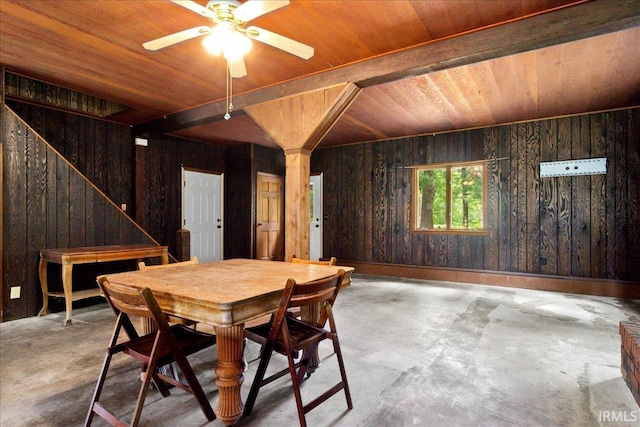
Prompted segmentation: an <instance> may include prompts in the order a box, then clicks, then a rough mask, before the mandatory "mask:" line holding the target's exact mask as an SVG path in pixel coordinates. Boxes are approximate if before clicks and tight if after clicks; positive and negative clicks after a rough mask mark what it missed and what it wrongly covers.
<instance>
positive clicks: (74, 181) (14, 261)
mask: <svg viewBox="0 0 640 427" xmlns="http://www.w3.org/2000/svg"><path fill="white" fill-rule="evenodd" d="M27 110H29V114H31V119H32V120H33V122H34V123H35V124H36V125H37V126H38V127H39V128H40V129H42V130H41V132H43V133H44V134H45V135H48V137H50V138H51V139H52V141H54V142H55V143H56V145H57V146H58V147H59V149H60V150H61V151H63V152H65V153H66V155H67V156H68V157H70V158H72V159H75V161H76V164H79V165H80V164H81V165H82V167H83V169H84V170H85V171H87V172H88V173H92V174H93V175H94V176H95V177H96V180H97V181H99V182H102V183H103V185H104V188H105V189H106V191H104V192H102V191H100V190H99V189H98V188H97V187H96V186H94V185H93V184H92V183H91V182H89V181H88V180H87V179H86V178H85V177H84V176H83V175H82V174H81V173H80V172H79V170H78V169H79V167H78V168H77V167H75V166H74V165H73V164H72V163H70V162H69V161H67V160H66V159H65V158H64V157H62V156H61V155H60V154H59V153H58V152H57V151H56V150H55V149H54V147H53V146H51V145H49V144H48V143H47V142H46V141H45V140H44V139H43V138H41V136H40V135H38V133H36V132H35V131H34V130H33V129H32V128H31V127H29V126H27V125H26V124H25V122H23V121H22V120H21V119H20V118H19V117H18V116H17V115H16V114H14V113H13V112H12V111H11V110H9V109H8V108H6V107H4V106H3V107H2V112H1V116H2V118H1V119H2V135H1V139H0V141H2V144H3V162H4V163H3V170H4V177H3V200H2V209H3V221H4V224H3V230H4V235H3V242H2V245H3V260H2V262H3V277H2V285H3V286H2V298H3V302H4V307H3V308H4V312H3V320H11V319H17V318H21V317H27V316H33V315H35V314H37V312H38V310H39V309H40V308H41V306H42V293H41V290H40V282H39V278H38V262H39V252H40V250H41V249H42V248H57V247H74V246H94V245H109V244H127V243H155V242H153V239H151V238H150V237H149V236H148V235H146V234H145V233H144V231H143V230H142V229H140V228H139V227H138V226H137V225H136V224H135V223H133V222H132V221H131V219H130V218H129V217H127V216H126V215H125V214H124V213H123V212H122V211H121V210H120V209H119V208H118V206H117V205H115V204H114V203H112V202H111V201H110V200H109V199H108V198H107V197H106V196H105V194H104V193H106V192H107V191H110V192H111V193H112V194H114V195H115V196H114V197H123V198H124V199H125V200H130V199H129V198H130V188H131V180H130V179H127V178H126V176H129V175H130V171H131V169H130V167H128V166H127V165H126V164H125V163H126V159H127V158H129V159H130V158H131V156H130V153H129V155H128V156H127V154H125V153H124V151H126V148H125V147H131V138H130V137H129V136H128V134H127V133H126V132H125V131H123V130H122V129H121V127H119V126H115V125H110V124H106V123H104V122H98V121H97V120H93V119H88V120H87V121H85V120H81V119H80V118H78V117H77V116H76V117H69V115H67V114H62V115H61V116H59V115H57V113H56V112H54V113H53V114H52V115H49V113H48V112H46V111H44V110H42V109H39V108H34V109H31V108H27ZM23 113H24V111H23ZM50 117H55V119H51V120H50ZM61 118H62V120H61ZM124 129H126V127H124ZM94 141H95V143H94ZM109 145H113V146H115V147H108V146H109ZM117 147H120V148H117ZM116 150H117V151H116ZM89 153H91V154H89ZM114 156H119V157H117V158H116V157H114ZM116 159H117V160H118V161H117V162H116V161H115V160H116ZM123 159H124V160H123ZM115 163H120V165H119V166H117V165H115ZM123 171H124V172H123ZM123 177H124V178H123ZM120 187H122V188H120ZM116 200H117V199H116ZM97 272H98V270H97V269H90V270H87V269H85V270H82V269H74V285H76V286H77V289H82V288H86V287H88V286H95V276H96V273H97ZM59 274H60V270H59V269H58V276H59ZM50 277H51V278H52V280H51V288H52V289H53V288H54V287H55V286H56V283H55V282H56V281H55V278H56V275H54V274H51V275H50ZM58 283H59V282H58ZM12 286H21V287H22V292H21V297H20V298H19V299H9V293H10V288H11V287H12Z"/></svg>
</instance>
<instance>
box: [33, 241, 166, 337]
mask: <svg viewBox="0 0 640 427" xmlns="http://www.w3.org/2000/svg"><path fill="white" fill-rule="evenodd" d="M155 257H160V258H161V259H162V263H163V264H168V263H169V252H168V249H167V246H156V245H110V246H92V247H80V248H62V249H43V250H41V251H40V268H39V274H40V286H41V287H42V309H41V310H40V312H39V313H38V316H44V315H46V314H48V313H49V296H52V297H57V298H63V297H64V302H65V307H66V310H67V316H66V318H65V323H64V325H65V326H68V325H71V308H72V302H73V301H78V300H81V299H85V298H91V297H94V296H98V295H100V289H99V288H97V287H96V288H95V289H87V290H83V291H73V286H72V271H73V266H74V264H91V263H97V262H108V261H122V260H127V259H138V260H142V259H143V258H155ZM50 262H53V263H56V264H61V265H62V288H63V291H64V292H49V286H48V284H47V265H48V263H50Z"/></svg>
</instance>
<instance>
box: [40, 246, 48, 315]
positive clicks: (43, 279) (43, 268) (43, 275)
mask: <svg viewBox="0 0 640 427" xmlns="http://www.w3.org/2000/svg"><path fill="white" fill-rule="evenodd" d="M47 264H48V263H47V261H45V260H43V259H42V256H40V266H39V268H38V274H39V276H40V287H41V288H42V308H41V309H40V311H39V312H38V316H45V315H47V314H48V313H49V285H48V284H47Z"/></svg>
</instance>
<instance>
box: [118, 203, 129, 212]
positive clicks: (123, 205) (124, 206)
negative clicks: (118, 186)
mask: <svg viewBox="0 0 640 427" xmlns="http://www.w3.org/2000/svg"><path fill="white" fill-rule="evenodd" d="M120 209H122V210H123V211H126V210H127V204H126V203H123V204H121V205H120Z"/></svg>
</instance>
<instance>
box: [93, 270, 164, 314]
mask: <svg viewBox="0 0 640 427" xmlns="http://www.w3.org/2000/svg"><path fill="white" fill-rule="evenodd" d="M98 285H99V286H100V290H101V291H102V293H103V294H104V296H105V298H106V300H107V302H108V303H109V305H110V306H111V308H113V309H114V311H115V312H116V314H118V313H119V312H123V313H125V314H127V315H128V316H136V317H144V318H153V314H152V313H151V311H149V307H147V305H146V302H145V300H144V298H143V296H142V295H141V294H140V292H138V291H135V290H133V289H130V288H124V287H120V286H117V285H114V284H112V283H110V282H109V281H108V280H107V278H106V277H104V276H100V277H98Z"/></svg>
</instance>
